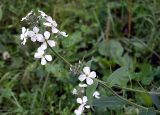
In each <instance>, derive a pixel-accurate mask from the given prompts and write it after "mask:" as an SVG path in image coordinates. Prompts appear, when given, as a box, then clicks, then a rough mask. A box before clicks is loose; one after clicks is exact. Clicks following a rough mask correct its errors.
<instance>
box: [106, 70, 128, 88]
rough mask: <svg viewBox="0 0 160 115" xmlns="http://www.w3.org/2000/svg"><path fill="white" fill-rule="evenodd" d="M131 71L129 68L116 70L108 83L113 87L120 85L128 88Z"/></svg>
mask: <svg viewBox="0 0 160 115" xmlns="http://www.w3.org/2000/svg"><path fill="white" fill-rule="evenodd" d="M129 76H130V74H129V70H128V68H127V67H121V68H119V69H117V70H115V71H114V72H113V73H112V74H111V75H110V76H109V77H108V79H107V81H108V83H110V84H111V85H115V84H116V85H120V86H126V84H127V82H128V81H129V79H130V78H129Z"/></svg>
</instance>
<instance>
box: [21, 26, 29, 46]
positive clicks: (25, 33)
mask: <svg viewBox="0 0 160 115" xmlns="http://www.w3.org/2000/svg"><path fill="white" fill-rule="evenodd" d="M27 35H28V29H26V28H25V27H22V34H21V37H20V39H21V40H23V41H22V44H23V45H25V43H26V41H27Z"/></svg>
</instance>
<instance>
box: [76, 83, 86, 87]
mask: <svg viewBox="0 0 160 115" xmlns="http://www.w3.org/2000/svg"><path fill="white" fill-rule="evenodd" d="M78 86H79V87H87V84H85V83H84V84H82V83H80V84H79V85H78Z"/></svg>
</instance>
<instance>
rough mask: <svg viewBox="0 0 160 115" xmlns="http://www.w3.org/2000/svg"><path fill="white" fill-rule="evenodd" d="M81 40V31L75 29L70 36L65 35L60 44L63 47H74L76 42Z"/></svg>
mask: <svg viewBox="0 0 160 115" xmlns="http://www.w3.org/2000/svg"><path fill="white" fill-rule="evenodd" d="M81 40H82V37H81V32H79V31H77V32H75V33H73V34H72V35H70V37H67V38H65V39H63V41H62V44H63V46H64V47H65V48H70V47H73V46H74V47H75V46H76V44H77V43H79V42H80V41H81Z"/></svg>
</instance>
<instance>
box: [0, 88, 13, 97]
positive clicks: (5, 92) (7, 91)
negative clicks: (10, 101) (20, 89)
mask: <svg viewBox="0 0 160 115" xmlns="http://www.w3.org/2000/svg"><path fill="white" fill-rule="evenodd" d="M12 95H13V92H12V90H11V89H3V91H2V97H5V98H10V97H11V96H12Z"/></svg>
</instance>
